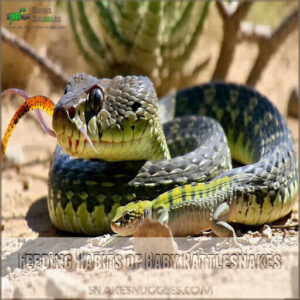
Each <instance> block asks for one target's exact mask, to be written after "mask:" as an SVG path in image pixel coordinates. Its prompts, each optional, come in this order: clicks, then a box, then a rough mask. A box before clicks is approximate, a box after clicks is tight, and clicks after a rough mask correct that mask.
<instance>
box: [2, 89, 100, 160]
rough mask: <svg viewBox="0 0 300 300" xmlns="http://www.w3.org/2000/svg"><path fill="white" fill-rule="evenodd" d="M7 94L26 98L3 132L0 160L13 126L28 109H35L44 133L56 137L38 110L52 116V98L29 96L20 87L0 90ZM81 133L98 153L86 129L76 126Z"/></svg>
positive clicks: (53, 105)
mask: <svg viewBox="0 0 300 300" xmlns="http://www.w3.org/2000/svg"><path fill="white" fill-rule="evenodd" d="M7 94H17V95H20V96H22V97H24V98H25V99H26V100H25V102H24V103H23V104H22V105H21V106H20V107H19V108H18V110H17V111H16V113H15V114H14V116H13V117H12V119H11V121H10V123H9V125H8V127H7V129H6V132H5V134H4V137H3V140H2V144H1V160H3V158H4V155H5V150H6V146H7V143H8V140H9V138H10V136H11V134H12V132H13V130H14V128H15V127H16V125H17V123H18V122H19V120H20V119H21V118H22V117H23V116H24V115H25V114H26V113H27V112H29V111H31V110H36V113H37V116H38V119H39V121H40V123H41V125H42V127H43V129H44V130H45V131H46V133H48V134H49V135H51V136H53V137H56V134H55V132H54V131H53V130H52V129H50V128H49V127H48V126H47V124H46V122H45V120H44V118H43V116H42V114H41V111H40V110H43V111H45V112H46V113H47V114H48V115H49V116H51V117H52V115H53V111H54V107H55V104H54V103H53V101H52V100H50V99H49V98H47V97H45V96H33V97H29V95H28V94H27V93H26V92H25V91H23V90H20V89H15V88H12V89H7V90H5V91H3V92H1V96H4V95H7ZM78 129H79V130H80V131H81V133H82V134H83V135H84V137H85V138H86V140H87V142H88V143H89V144H90V145H91V147H92V148H93V149H94V151H95V152H96V153H98V151H97V150H96V149H95V147H94V145H93V143H92V141H91V139H90V138H89V136H88V134H87V132H86V130H85V129H84V128H83V127H80V128H78Z"/></svg>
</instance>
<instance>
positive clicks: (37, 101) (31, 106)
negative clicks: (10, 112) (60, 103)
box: [1, 96, 55, 160]
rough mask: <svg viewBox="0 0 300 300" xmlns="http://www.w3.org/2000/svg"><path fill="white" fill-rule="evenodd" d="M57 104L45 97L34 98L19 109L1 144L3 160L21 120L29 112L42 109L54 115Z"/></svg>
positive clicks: (27, 100)
mask: <svg viewBox="0 0 300 300" xmlns="http://www.w3.org/2000/svg"><path fill="white" fill-rule="evenodd" d="M54 106H55V104H54V103H53V102H52V100H50V99H49V98H47V97H44V96H33V97H29V98H28V99H26V101H25V102H24V103H23V104H22V105H21V106H20V107H19V108H18V110H17V111H16V113H15V114H14V116H13V117H12V119H11V121H10V123H9V125H8V127H7V129H6V132H5V134H4V137H3V140H2V144H1V160H3V157H4V154H5V149H6V146H7V143H8V140H9V138H10V136H11V134H12V132H13V130H14V128H15V127H16V124H17V123H18V122H19V120H20V119H21V118H22V117H23V116H24V115H25V114H26V113H27V112H28V111H31V110H35V109H41V110H43V111H45V112H46V113H47V114H48V115H50V116H52V115H53V110H54Z"/></svg>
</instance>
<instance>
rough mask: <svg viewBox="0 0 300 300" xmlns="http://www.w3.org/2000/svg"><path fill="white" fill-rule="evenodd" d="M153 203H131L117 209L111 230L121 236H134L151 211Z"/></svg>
mask: <svg viewBox="0 0 300 300" xmlns="http://www.w3.org/2000/svg"><path fill="white" fill-rule="evenodd" d="M151 203H152V202H151V201H138V202H131V203H128V204H127V205H125V206H120V207H119V208H118V209H117V212H116V215H115V217H114V218H113V219H112V222H111V228H112V230H113V231H114V232H115V233H118V234H120V235H121V236H129V235H133V234H134V233H135V231H136V230H137V228H138V227H139V226H140V225H141V224H142V223H143V220H144V218H145V217H146V216H147V215H148V214H149V212H150V211H151V205H152V204H151Z"/></svg>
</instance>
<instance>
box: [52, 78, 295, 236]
mask: <svg viewBox="0 0 300 300" xmlns="http://www.w3.org/2000/svg"><path fill="white" fill-rule="evenodd" d="M202 115H205V116H202ZM161 120H162V122H161ZM220 124H221V125H220ZM52 125H53V129H54V131H55V133H56V136H57V141H58V144H59V145H58V146H57V148H56V151H55V155H54V160H53V162H52V164H51V168H50V181H49V195H48V209H49V214H50V219H51V221H52V223H53V224H54V225H55V226H56V227H57V228H59V229H61V230H65V231H69V232H78V233H84V234H87V235H97V234H103V233H108V232H111V228H112V229H113V231H115V232H117V233H119V234H121V235H132V234H133V233H134V232H135V230H136V228H137V227H138V225H139V224H141V222H142V221H143V219H144V218H145V217H146V216H148V217H151V218H152V219H155V220H159V221H160V222H162V223H165V224H168V225H169V226H170V228H171V230H172V233H173V235H174V236H185V235H191V234H197V233H199V232H201V231H203V230H205V229H208V228H211V229H212V231H213V232H214V233H215V234H216V235H218V236H235V232H234V229H233V228H232V226H231V225H230V224H229V223H231V222H237V223H242V224H248V225H260V224H264V223H269V222H272V221H274V220H277V219H279V218H281V217H283V216H285V215H287V214H288V213H289V212H290V211H291V209H292V206H293V204H294V202H295V201H296V194H297V190H298V164H297V157H296V151H295V146H294V141H293V137H292V134H291V131H290V130H289V128H288V126H287V123H286V121H285V119H284V117H283V116H282V115H281V114H280V113H279V111H278V110H277V108H276V107H275V106H274V105H273V104H272V103H271V102H270V101H269V100H268V99H267V98H266V97H264V96H262V95H261V94H260V93H258V92H257V91H255V90H253V89H251V88H249V87H246V86H243V85H236V84H229V83H208V84H203V85H198V86H195V87H191V88H188V89H185V90H181V91H178V92H176V93H175V94H172V95H168V96H165V97H164V98H163V99H161V101H159V102H158V100H157V96H156V92H155V89H154V87H153V84H152V83H151V81H150V80H149V79H148V78H147V77H142V76H126V77H122V76H116V77H115V78H113V79H97V78H95V77H92V76H89V75H86V74H82V73H81V74H75V75H73V77H72V78H71V79H70V81H69V83H68V84H67V86H66V89H65V94H64V95H63V96H62V97H61V99H60V100H59V102H58V103H57V104H56V106H55V109H54V114H53V124H52ZM84 132H85V133H84ZM224 132H225V134H224ZM74 157H76V158H74ZM171 157H172V158H171ZM231 157H232V158H233V159H234V160H237V161H239V162H241V163H242V164H243V166H240V167H237V168H233V169H232V162H231Z"/></svg>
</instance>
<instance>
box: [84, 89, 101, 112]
mask: <svg viewBox="0 0 300 300" xmlns="http://www.w3.org/2000/svg"><path fill="white" fill-rule="evenodd" d="M103 99H104V95H103V91H102V90H101V89H100V88H99V87H95V88H93V89H91V91H90V93H89V99H88V101H89V105H90V107H91V109H92V110H93V111H94V112H95V113H97V112H98V111H99V110H100V109H101V108H102V105H103Z"/></svg>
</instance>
